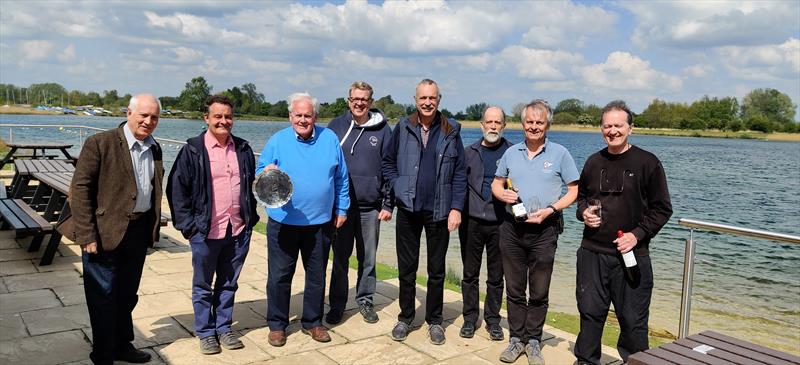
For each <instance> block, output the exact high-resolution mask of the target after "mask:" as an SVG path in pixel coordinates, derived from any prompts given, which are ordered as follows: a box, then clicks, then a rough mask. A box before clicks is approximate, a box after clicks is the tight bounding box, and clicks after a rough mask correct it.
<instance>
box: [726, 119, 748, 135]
mask: <svg viewBox="0 0 800 365" xmlns="http://www.w3.org/2000/svg"><path fill="white" fill-rule="evenodd" d="M742 127H744V126H743V125H742V122H741V121H740V120H738V119H734V120H729V121H728V124H726V125H725V128H726V129H728V130H730V131H732V132H738V131H740V130H742Z"/></svg>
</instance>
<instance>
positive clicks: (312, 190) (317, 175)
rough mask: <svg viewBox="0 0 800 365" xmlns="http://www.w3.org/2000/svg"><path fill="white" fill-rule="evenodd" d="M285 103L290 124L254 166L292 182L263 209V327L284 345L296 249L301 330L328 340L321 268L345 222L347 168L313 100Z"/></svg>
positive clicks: (303, 97)
mask: <svg viewBox="0 0 800 365" xmlns="http://www.w3.org/2000/svg"><path fill="white" fill-rule="evenodd" d="M287 102H288V104H289V120H290V121H291V122H292V128H286V129H283V130H281V131H278V132H277V133H275V134H274V135H272V137H271V138H270V139H269V141H268V142H267V144H266V146H264V150H263V151H261V157H260V158H259V159H258V163H257V164H256V176H258V174H260V173H261V171H264V170H270V169H275V168H277V169H281V171H283V172H285V173H286V174H288V175H289V177H290V178H291V179H292V184H293V185H294V195H292V198H291V200H289V202H288V203H286V204H285V205H283V206H281V207H279V208H269V209H267V214H268V215H269V221H268V222H267V265H268V270H269V271H268V272H267V325H268V326H269V329H270V333H269V338H268V340H269V344H270V345H272V346H283V345H285V344H286V327H287V326H288V325H289V298H290V296H291V286H292V277H293V276H294V271H295V265H296V264H297V255H298V253H299V254H300V255H302V256H303V269H304V270H305V279H306V280H305V281H306V282H305V290H304V294H303V315H302V318H301V319H300V322H301V324H302V332H303V333H305V334H308V335H310V336H311V338H313V339H314V340H315V341H319V342H329V341H330V340H331V338H330V336H329V335H328V330H327V329H326V328H325V327H323V326H322V314H323V306H324V300H325V270H326V268H327V262H328V252H329V251H330V248H331V236H332V235H333V232H334V229H335V228H339V227H341V226H342V225H343V224H344V222H345V220H346V219H347V209H348V208H349V207H350V197H349V195H348V185H349V182H348V178H347V166H346V165H345V160H344V155H343V154H342V149H341V148H340V147H339V139H338V138H336V134H335V133H333V132H332V131H331V130H330V129H327V128H322V127H317V126H316V125H315V123H316V120H317V112H319V103H318V102H317V99H316V98H313V97H312V96H311V95H309V94H307V93H294V94H292V95H289V98H288V100H287ZM332 212H335V213H336V217H332Z"/></svg>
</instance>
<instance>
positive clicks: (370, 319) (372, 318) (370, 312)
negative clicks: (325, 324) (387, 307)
mask: <svg viewBox="0 0 800 365" xmlns="http://www.w3.org/2000/svg"><path fill="white" fill-rule="evenodd" d="M358 311H359V312H360V313H361V316H362V317H364V322H367V323H376V322H378V313H375V309H374V308H373V307H372V303H364V304H359V305H358ZM329 323H330V322H329Z"/></svg>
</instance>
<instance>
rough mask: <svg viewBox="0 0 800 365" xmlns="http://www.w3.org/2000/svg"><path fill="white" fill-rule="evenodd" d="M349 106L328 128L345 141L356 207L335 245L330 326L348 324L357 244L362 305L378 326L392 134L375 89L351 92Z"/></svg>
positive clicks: (356, 86)
mask: <svg viewBox="0 0 800 365" xmlns="http://www.w3.org/2000/svg"><path fill="white" fill-rule="evenodd" d="M347 102H348V105H349V107H350V109H349V110H348V111H347V112H345V113H344V114H342V115H340V116H338V117H336V118H335V119H333V120H332V121H331V122H330V123H328V128H330V129H331V130H333V131H334V132H336V136H337V137H339V141H340V143H339V145H341V146H342V152H343V153H344V159H345V161H346V163H347V171H348V173H349V174H350V176H349V177H350V202H351V203H350V209H349V210H348V211H347V220H346V221H345V223H344V225H343V226H342V227H340V228H339V229H337V230H336V236H335V239H334V242H333V270H332V273H331V285H330V291H329V294H328V301H329V304H330V307H331V309H330V311H328V315H327V316H326V317H325V320H326V321H327V322H328V323H330V324H337V323H339V322H341V320H342V315H343V314H344V310H345V305H346V304H347V290H348V286H349V284H348V280H347V271H348V268H349V266H348V263H349V259H350V255H351V254H352V253H353V240H355V243H356V257H357V258H358V279H357V281H356V303H357V304H358V308H359V312H360V313H361V315H362V317H363V318H364V321H366V322H368V323H375V322H377V321H378V315H377V313H375V310H374V309H373V301H372V296H373V294H374V293H375V254H376V251H377V249H378V235H379V232H380V224H379V222H380V221H388V220H390V219H392V212H391V211H387V210H381V207H383V206H384V199H388V194H387V193H386V183H385V181H384V179H383V174H382V173H381V160H382V158H383V155H384V154H385V153H384V145H388V142H389V138H390V137H391V133H392V131H391V129H390V128H389V125H388V124H387V123H386V118H385V117H384V116H383V113H381V112H380V111H379V110H377V109H370V106H372V86H370V85H369V84H367V83H366V82H363V81H356V82H354V83H353V85H351V86H350V92H349V97H348V98H347Z"/></svg>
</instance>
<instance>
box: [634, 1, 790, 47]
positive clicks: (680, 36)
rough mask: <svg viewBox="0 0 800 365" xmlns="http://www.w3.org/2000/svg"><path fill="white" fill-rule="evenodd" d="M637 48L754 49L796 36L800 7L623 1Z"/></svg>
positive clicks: (762, 3)
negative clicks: (753, 46)
mask: <svg viewBox="0 0 800 365" xmlns="http://www.w3.org/2000/svg"><path fill="white" fill-rule="evenodd" d="M619 5H620V6H622V7H623V8H626V9H628V10H629V11H631V12H632V13H633V14H634V17H635V20H636V28H635V30H634V33H633V35H632V37H631V39H632V40H633V42H634V44H636V45H637V46H639V47H642V48H647V47H650V46H654V47H659V46H666V47H675V48H702V47H717V46H726V45H751V44H758V43H763V42H765V41H766V42H770V41H773V42H774V41H778V40H782V39H786V37H787V36H790V35H795V34H796V33H797V19H798V15H800V2H797V1H727V2H723V1H659V2H655V1H647V2H643V1H623V2H620V3H619Z"/></svg>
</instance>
